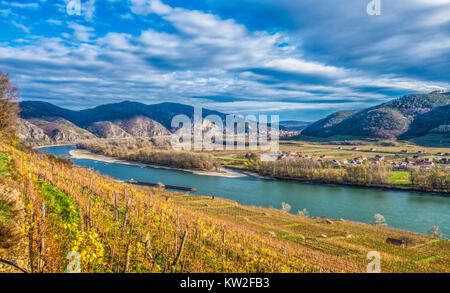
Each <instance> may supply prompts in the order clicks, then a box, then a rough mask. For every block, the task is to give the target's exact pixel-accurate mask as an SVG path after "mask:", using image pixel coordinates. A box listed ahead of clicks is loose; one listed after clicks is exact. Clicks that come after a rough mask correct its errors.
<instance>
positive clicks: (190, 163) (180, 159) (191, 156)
mask: <svg viewBox="0 0 450 293" xmlns="http://www.w3.org/2000/svg"><path fill="white" fill-rule="evenodd" d="M77 147H78V148H82V149H86V150H89V151H91V152H93V153H96V154H101V155H104V156H109V157H114V158H117V159H121V160H126V161H132V162H140V163H145V164H154V165H160V166H168V167H173V168H182V169H192V170H202V171H218V170H219V168H220V163H219V162H218V161H216V160H215V159H214V158H213V157H212V156H211V155H208V154H202V153H195V152H187V151H175V150H169V149H158V148H155V146H154V144H153V143H152V142H151V141H150V140H147V139H126V140H125V139H120V140H107V139H95V140H89V141H83V142H79V143H78V144H77Z"/></svg>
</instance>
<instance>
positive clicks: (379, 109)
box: [302, 92, 450, 140]
mask: <svg viewBox="0 0 450 293" xmlns="http://www.w3.org/2000/svg"><path fill="white" fill-rule="evenodd" d="M449 104H450V93H449V92H446V93H442V92H432V93H429V94H414V95H405V96H403V97H401V98H398V99H395V100H392V101H389V102H387V103H383V104H381V105H378V106H375V107H371V108H368V109H363V110H351V111H339V112H336V113H333V114H331V115H329V116H328V117H326V118H324V119H321V120H319V121H317V122H315V123H313V124H311V125H310V126H309V127H307V128H306V129H305V130H304V131H303V132H302V135H304V136H311V137H320V138H330V139H332V138H333V137H334V136H349V137H355V138H361V139H376V140H380V139H411V138H415V137H418V136H424V135H428V134H432V133H439V134H440V135H446V136H449V135H450V105H449Z"/></svg>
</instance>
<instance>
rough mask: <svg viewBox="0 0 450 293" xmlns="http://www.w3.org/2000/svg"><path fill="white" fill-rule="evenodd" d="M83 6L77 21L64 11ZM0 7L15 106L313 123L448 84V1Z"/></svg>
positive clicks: (1, 64)
mask: <svg viewBox="0 0 450 293" xmlns="http://www.w3.org/2000/svg"><path fill="white" fill-rule="evenodd" d="M76 1H80V2H81V15H77V14H73V13H70V14H72V15H70V14H69V13H68V12H67V4H68V3H70V2H76ZM369 2H370V0H339V1H338V0H29V1H28V0H0V20H1V27H2V29H1V31H0V69H2V70H3V71H4V72H6V73H8V74H9V76H10V77H11V78H12V80H13V81H14V82H15V83H16V84H18V85H19V87H20V88H21V93H22V94H21V96H22V100H45V101H48V102H52V103H54V104H57V105H59V106H63V107H68V108H72V109H80V108H87V107H93V106H96V105H99V104H104V103H111V102H119V101H123V100H134V101H139V102H143V103H147V104H152V103H158V102H162V101H169V102H179V103H185V104H191V105H198V104H200V105H202V106H204V107H208V108H211V109H215V110H220V111H224V112H229V113H241V114H255V113H267V114H280V120H307V121H311V120H315V119H319V118H321V117H323V116H325V115H327V114H330V113H331V112H333V111H336V110H342V109H356V108H364V107H368V106H371V105H375V104H378V103H381V102H384V101H387V100H389V99H392V98H395V97H398V96H401V95H403V94H406V93H417V92H430V91H432V90H435V89H444V88H450V0H380V2H381V15H374V16H370V15H368V13H367V11H366V6H367V4H368V3H369Z"/></svg>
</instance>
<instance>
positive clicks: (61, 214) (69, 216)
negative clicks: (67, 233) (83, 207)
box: [37, 180, 80, 224]
mask: <svg viewBox="0 0 450 293" xmlns="http://www.w3.org/2000/svg"><path fill="white" fill-rule="evenodd" d="M37 186H38V187H39V191H40V194H41V195H42V196H43V198H44V200H45V203H46V206H47V210H48V212H49V213H51V214H53V215H54V216H55V217H56V218H58V219H59V218H60V219H62V221H63V222H64V223H70V224H78V223H79V222H80V218H79V214H78V209H77V207H76V205H75V204H74V202H73V201H72V199H71V198H70V197H69V196H68V195H66V194H65V193H63V192H61V191H60V190H58V189H57V188H56V187H54V186H53V185H51V184H48V183H46V182H44V181H42V180H38V181H37Z"/></svg>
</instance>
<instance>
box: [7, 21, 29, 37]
mask: <svg viewBox="0 0 450 293" xmlns="http://www.w3.org/2000/svg"><path fill="white" fill-rule="evenodd" d="M11 24H12V25H14V26H15V27H17V28H19V29H21V30H23V31H24V32H26V33H27V34H29V33H30V29H29V28H28V27H26V26H24V25H23V24H21V23H18V22H16V21H15V20H11Z"/></svg>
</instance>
